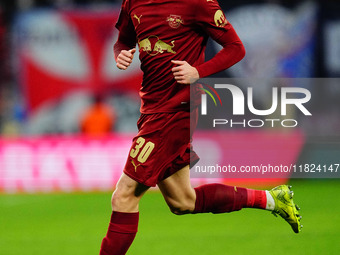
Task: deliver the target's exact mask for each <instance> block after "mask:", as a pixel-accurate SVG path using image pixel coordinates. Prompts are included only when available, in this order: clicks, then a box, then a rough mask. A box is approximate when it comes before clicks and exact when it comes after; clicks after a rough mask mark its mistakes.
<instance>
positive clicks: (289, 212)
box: [269, 185, 303, 233]
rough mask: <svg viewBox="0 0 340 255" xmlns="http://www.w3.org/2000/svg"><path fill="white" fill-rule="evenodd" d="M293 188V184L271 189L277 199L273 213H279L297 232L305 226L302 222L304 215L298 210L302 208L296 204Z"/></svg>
mask: <svg viewBox="0 0 340 255" xmlns="http://www.w3.org/2000/svg"><path fill="white" fill-rule="evenodd" d="M291 188H292V186H288V185H280V186H277V187H275V188H273V189H272V190H270V191H269V193H270V194H271V195H272V196H273V198H274V201H275V209H274V211H273V212H272V213H273V214H274V215H275V216H276V217H277V214H278V215H280V216H281V217H282V218H283V219H284V220H285V221H287V222H288V223H289V225H290V226H291V227H292V229H293V231H294V232H295V233H299V232H300V231H301V228H302V227H303V226H302V225H301V222H300V221H301V218H302V216H301V215H300V214H299V212H298V211H299V210H300V208H299V207H298V206H297V205H295V204H294V201H293V195H294V192H293V191H291V190H290V189H291Z"/></svg>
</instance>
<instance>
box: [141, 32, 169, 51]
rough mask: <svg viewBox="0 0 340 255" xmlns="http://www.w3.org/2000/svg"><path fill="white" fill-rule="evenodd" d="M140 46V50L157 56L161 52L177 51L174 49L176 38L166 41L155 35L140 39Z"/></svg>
mask: <svg viewBox="0 0 340 255" xmlns="http://www.w3.org/2000/svg"><path fill="white" fill-rule="evenodd" d="M138 46H139V51H140V52H142V51H144V52H146V53H147V54H149V55H151V56H156V55H157V54H159V53H165V52H168V53H172V54H176V52H175V51H174V50H173V48H174V47H175V40H173V41H171V42H170V43H166V42H164V41H162V40H160V39H159V38H158V36H155V35H152V36H149V37H148V38H145V39H142V40H140V41H139V42H138Z"/></svg>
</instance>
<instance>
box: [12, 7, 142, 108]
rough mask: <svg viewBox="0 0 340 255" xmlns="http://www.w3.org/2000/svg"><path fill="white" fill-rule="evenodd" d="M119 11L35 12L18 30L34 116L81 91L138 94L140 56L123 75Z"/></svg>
mask: <svg viewBox="0 0 340 255" xmlns="http://www.w3.org/2000/svg"><path fill="white" fill-rule="evenodd" d="M118 13H119V9H110V10H106V11H93V10H82V11H32V12H29V13H25V14H22V15H21V16H19V18H18V20H17V22H16V25H15V26H14V35H15V40H14V43H15V48H16V56H17V58H18V59H19V61H18V62H19V63H20V64H19V70H20V81H21V84H22V86H23V88H24V90H25V95H26V98H27V102H28V107H29V110H34V109H35V108H37V107H38V106H40V105H41V104H42V103H45V102H47V101H49V100H59V99H60V98H61V97H62V96H63V95H65V94H66V93H68V92H71V91H75V90H86V91H93V92H104V93H105V92H108V91H109V90H116V91H129V90H134V91H136V90H138V89H139V87H140V82H141V71H140V70H139V61H138V53H137V54H136V56H135V61H134V63H133V64H132V66H131V68H129V69H130V70H129V71H125V72H124V71H121V70H118V69H117V68H116V66H115V61H114V57H113V44H114V41H116V39H117V36H118V31H117V30H116V29H115V28H114V24H115V23H116V20H117V18H118Z"/></svg>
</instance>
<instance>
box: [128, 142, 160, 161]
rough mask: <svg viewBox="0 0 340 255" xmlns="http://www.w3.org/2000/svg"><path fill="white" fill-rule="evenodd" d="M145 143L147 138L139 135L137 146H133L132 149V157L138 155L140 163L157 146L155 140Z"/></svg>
mask: <svg viewBox="0 0 340 255" xmlns="http://www.w3.org/2000/svg"><path fill="white" fill-rule="evenodd" d="M144 144H145V139H144V138H143V137H138V139H137V141H136V146H135V148H132V149H131V151H130V157H131V158H135V157H137V155H138V158H137V161H138V162H140V163H144V162H145V161H146V160H147V159H148V158H149V156H150V154H151V152H152V150H153V149H154V148H155V144H154V143H153V142H147V143H146V144H145V145H144Z"/></svg>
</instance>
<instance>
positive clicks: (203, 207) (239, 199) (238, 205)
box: [193, 184, 267, 213]
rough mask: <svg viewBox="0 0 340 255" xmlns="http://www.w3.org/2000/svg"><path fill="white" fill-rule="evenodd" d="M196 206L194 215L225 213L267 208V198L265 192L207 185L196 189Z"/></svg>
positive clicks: (221, 185)
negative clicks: (249, 208) (244, 209)
mask: <svg viewBox="0 0 340 255" xmlns="http://www.w3.org/2000/svg"><path fill="white" fill-rule="evenodd" d="M195 191H196V204H195V210H194V212H193V213H206V212H212V213H225V212H233V211H238V210H241V209H242V208H246V207H251V208H261V209H265V208H266V203H267V197H266V192H265V191H263V190H251V189H246V188H240V187H234V186H227V185H223V184H207V185H203V186H200V187H197V188H195Z"/></svg>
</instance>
